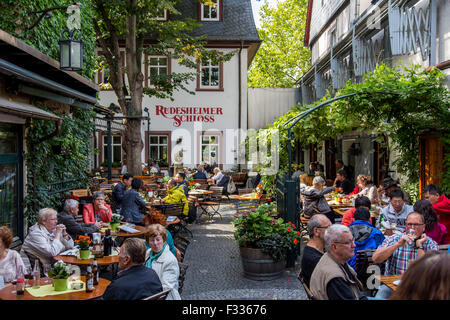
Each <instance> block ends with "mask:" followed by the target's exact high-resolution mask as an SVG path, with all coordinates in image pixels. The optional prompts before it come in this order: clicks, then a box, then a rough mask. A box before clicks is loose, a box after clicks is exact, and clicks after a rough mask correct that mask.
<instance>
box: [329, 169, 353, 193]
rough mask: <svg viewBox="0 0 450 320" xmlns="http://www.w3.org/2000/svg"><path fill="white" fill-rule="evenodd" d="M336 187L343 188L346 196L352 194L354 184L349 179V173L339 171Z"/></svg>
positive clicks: (335, 182) (335, 181)
mask: <svg viewBox="0 0 450 320" xmlns="http://www.w3.org/2000/svg"><path fill="white" fill-rule="evenodd" d="M334 187H336V188H341V189H342V191H343V192H344V194H345V195H347V194H350V193H352V191H353V188H354V186H353V183H351V182H350V180H349V179H348V177H347V172H346V171H345V170H344V169H339V171H338V172H337V174H336V180H334Z"/></svg>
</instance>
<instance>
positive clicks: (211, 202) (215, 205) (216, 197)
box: [198, 186, 223, 220]
mask: <svg viewBox="0 0 450 320" xmlns="http://www.w3.org/2000/svg"><path fill="white" fill-rule="evenodd" d="M209 191H212V192H213V193H212V194H210V195H209V197H208V198H205V200H204V201H199V202H198V204H199V206H200V208H201V209H202V213H201V214H200V216H202V215H207V216H208V218H209V219H212V218H213V217H214V215H216V214H217V215H219V217H220V220H222V215H221V214H220V212H219V208H220V203H221V202H222V194H223V187H215V186H212V187H210V188H209ZM208 209H209V210H208Z"/></svg>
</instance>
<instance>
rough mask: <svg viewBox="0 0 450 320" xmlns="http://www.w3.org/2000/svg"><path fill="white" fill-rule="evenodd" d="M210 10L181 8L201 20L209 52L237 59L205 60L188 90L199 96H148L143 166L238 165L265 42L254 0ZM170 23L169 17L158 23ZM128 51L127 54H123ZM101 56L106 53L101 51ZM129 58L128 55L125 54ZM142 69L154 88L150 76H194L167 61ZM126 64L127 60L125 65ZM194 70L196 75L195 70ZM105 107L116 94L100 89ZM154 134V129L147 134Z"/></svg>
mask: <svg viewBox="0 0 450 320" xmlns="http://www.w3.org/2000/svg"><path fill="white" fill-rule="evenodd" d="M213 2H215V3H216V7H215V8H213V7H210V6H207V5H204V4H201V3H198V2H197V1H195V0H184V1H181V2H180V3H179V4H178V5H177V9H178V10H179V11H180V12H181V15H182V17H183V18H184V17H190V18H193V19H196V20H197V21H198V23H199V24H200V25H201V26H200V27H198V28H196V29H195V30H194V31H193V32H194V35H196V36H200V35H206V40H207V45H206V46H205V47H206V48H207V49H211V50H217V51H218V52H220V53H224V54H225V53H229V52H234V55H233V57H232V58H231V59H230V60H229V61H227V62H223V63H217V64H212V63H211V61H204V62H202V63H201V64H199V65H198V66H197V70H196V71H197V72H198V75H197V77H196V80H194V81H192V82H191V83H189V84H188V85H187V88H188V89H189V90H190V91H193V92H195V95H192V94H189V93H188V92H185V91H183V90H181V91H176V92H174V94H173V101H172V100H170V99H158V98H155V97H148V96H145V95H144V98H143V103H142V108H143V110H145V108H147V110H148V114H147V113H146V112H145V111H143V114H142V116H147V115H149V116H150V123H147V121H146V120H144V121H143V122H142V140H143V142H144V148H143V150H142V162H143V163H148V160H149V158H150V159H156V160H158V161H159V162H160V166H163V167H165V166H171V165H173V164H174V163H175V162H177V163H183V166H185V167H189V168H193V167H195V166H196V165H198V164H200V163H202V162H207V163H209V164H217V165H219V166H220V167H222V168H224V169H231V168H233V167H235V166H236V165H237V162H238V158H237V154H238V152H239V151H238V147H239V141H240V139H241V138H240V137H239V133H238V130H239V129H244V130H245V129H247V109H248V107H247V69H248V67H249V65H250V63H251V61H252V59H253V57H254V56H255V54H256V52H257V50H258V48H259V45H260V42H261V41H260V39H259V37H258V33H257V30H256V27H255V23H254V20H253V14H252V9H251V3H250V0H215V1H213ZM159 19H160V20H162V21H161V22H162V23H164V20H167V19H171V18H170V16H168V15H167V14H165V15H164V16H161V17H160V18H159ZM123 50H124V49H123ZM98 54H99V55H101V52H98ZM123 55H125V51H123ZM143 59H145V60H146V61H147V63H145V61H142V63H143V65H142V70H144V71H143V73H144V78H145V80H144V81H145V86H151V83H150V80H149V76H150V75H153V74H170V73H172V72H176V73H184V72H192V71H193V70H191V69H188V68H186V67H184V66H182V65H180V64H179V63H178V61H177V60H175V59H171V58H169V57H167V56H148V55H146V56H145V57H143ZM125 60H126V59H123V61H124V63H125ZM194 71H195V70H194ZM105 75H107V71H105V70H101V71H100V72H99V73H98V74H97V81H98V83H99V84H101V83H105V82H106V81H107V77H106V78H105ZM99 101H100V104H101V105H106V106H108V105H110V104H111V103H115V104H117V98H116V95H115V93H114V92H113V91H108V90H101V91H100V94H99ZM148 129H150V130H148ZM105 137H106V132H99V133H98V136H97V139H98V145H97V146H98V148H99V149H100V154H99V155H98V159H97V161H98V163H99V164H101V163H103V162H104V161H105V160H106V159H107V157H106V155H105V152H106V149H105V147H104V146H105V143H106V140H105V139H106V138H105ZM122 139H123V137H122V136H121V134H120V132H118V131H116V132H113V142H112V159H113V162H118V161H121V160H123V156H124V150H123V149H122V148H121V144H122Z"/></svg>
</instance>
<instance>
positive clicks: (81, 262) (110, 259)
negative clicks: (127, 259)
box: [53, 254, 119, 266]
mask: <svg viewBox="0 0 450 320" xmlns="http://www.w3.org/2000/svg"><path fill="white" fill-rule="evenodd" d="M53 259H55V260H56V261H58V260H62V261H63V262H64V263H66V264H73V265H76V266H88V265H92V263H93V262H94V259H93V258H91V259H78V257H76V256H60V255H57V256H54V257H53ZM117 263H119V255H118V254H115V255H111V256H107V257H102V258H97V264H98V265H99V266H109V265H112V264H117Z"/></svg>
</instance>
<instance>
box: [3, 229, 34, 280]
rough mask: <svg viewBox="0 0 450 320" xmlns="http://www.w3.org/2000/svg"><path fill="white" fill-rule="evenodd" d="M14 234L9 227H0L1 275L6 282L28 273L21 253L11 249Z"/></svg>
mask: <svg viewBox="0 0 450 320" xmlns="http://www.w3.org/2000/svg"><path fill="white" fill-rule="evenodd" d="M12 242H13V234H12V232H11V229H9V228H8V227H5V226H2V227H0V276H2V277H3V282H4V283H10V282H12V281H13V280H16V279H17V278H18V277H23V276H25V274H28V273H29V272H27V270H26V268H25V265H24V263H23V261H22V258H21V257H20V254H19V253H18V252H17V251H15V250H11V249H9V246H10V245H11V243H12Z"/></svg>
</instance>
